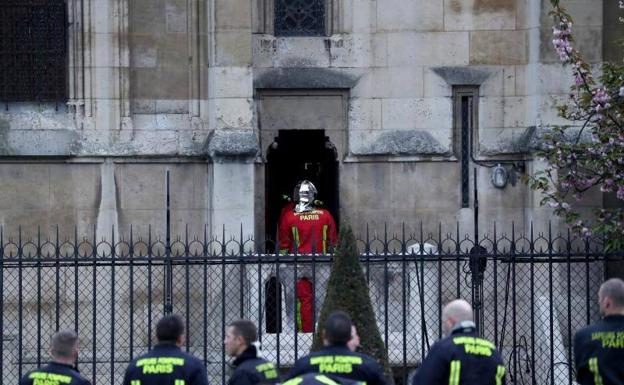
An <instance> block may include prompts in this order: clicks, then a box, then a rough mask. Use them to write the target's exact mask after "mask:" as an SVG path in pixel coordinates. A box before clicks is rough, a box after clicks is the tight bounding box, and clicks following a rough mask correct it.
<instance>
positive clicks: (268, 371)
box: [223, 320, 278, 385]
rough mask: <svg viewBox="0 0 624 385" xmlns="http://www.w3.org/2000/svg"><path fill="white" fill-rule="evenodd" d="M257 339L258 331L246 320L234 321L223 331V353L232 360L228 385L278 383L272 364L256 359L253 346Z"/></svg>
mask: <svg viewBox="0 0 624 385" xmlns="http://www.w3.org/2000/svg"><path fill="white" fill-rule="evenodd" d="M257 339H258V330H257V329H256V325H254V324H253V322H251V321H248V320H238V321H234V322H232V323H231V324H229V325H228V327H227V329H226V331H225V340H224V341H223V344H224V345H225V351H226V353H227V354H228V356H230V357H232V358H234V361H233V362H232V366H233V367H234V373H232V376H231V377H230V380H229V381H228V385H256V384H274V383H276V382H277V381H278V376H277V369H276V368H275V365H273V363H272V362H269V361H267V360H265V359H264V358H261V357H258V351H257V349H256V347H255V345H254V344H253V343H254V342H256V340H257Z"/></svg>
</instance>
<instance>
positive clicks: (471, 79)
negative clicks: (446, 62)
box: [432, 66, 496, 86]
mask: <svg viewBox="0 0 624 385" xmlns="http://www.w3.org/2000/svg"><path fill="white" fill-rule="evenodd" d="M432 70H433V72H435V73H436V74H437V75H438V76H439V77H441V78H442V79H444V81H445V82H447V83H448V84H449V85H451V86H455V85H480V84H481V83H483V82H484V81H485V80H486V79H487V78H488V77H490V75H492V74H494V73H495V72H496V71H495V70H493V69H492V68H488V67H474V66H471V67H433V68H432Z"/></svg>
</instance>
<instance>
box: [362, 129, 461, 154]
mask: <svg viewBox="0 0 624 385" xmlns="http://www.w3.org/2000/svg"><path fill="white" fill-rule="evenodd" d="M351 154H353V155H444V156H449V155H451V151H450V149H448V148H445V147H444V146H442V145H441V144H440V143H439V142H438V141H437V140H436V139H435V138H434V137H433V136H431V134H430V133H428V132H426V131H415V130H409V131H408V130H392V131H387V132H384V133H382V134H381V135H379V137H377V138H376V139H375V141H374V142H373V143H371V144H370V145H368V146H363V147H361V148H356V149H354V150H352V151H351Z"/></svg>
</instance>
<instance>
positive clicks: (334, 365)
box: [287, 345, 386, 385]
mask: <svg viewBox="0 0 624 385" xmlns="http://www.w3.org/2000/svg"><path fill="white" fill-rule="evenodd" d="M305 373H320V374H329V375H335V376H338V377H343V378H347V379H351V380H355V381H361V382H365V383H366V385H386V379H385V377H384V373H383V371H382V370H381V367H380V366H379V364H378V363H377V362H375V360H374V359H373V358H372V357H370V356H367V355H366V354H361V353H354V352H352V351H350V350H349V348H347V345H332V346H326V347H324V348H323V349H321V350H319V351H318V352H314V353H310V354H309V355H307V356H305V357H302V358H300V359H298V360H297V362H295V366H294V367H293V368H292V369H291V370H290V372H289V373H288V377H287V378H288V379H291V378H293V377H297V376H300V375H302V374H305Z"/></svg>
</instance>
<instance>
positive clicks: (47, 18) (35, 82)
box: [0, 0, 67, 102]
mask: <svg viewBox="0 0 624 385" xmlns="http://www.w3.org/2000/svg"><path fill="white" fill-rule="evenodd" d="M66 99H67V16H66V6H65V1H63V0H1V1H0V101H2V102H24V101H39V102H46V101H65V100H66Z"/></svg>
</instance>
